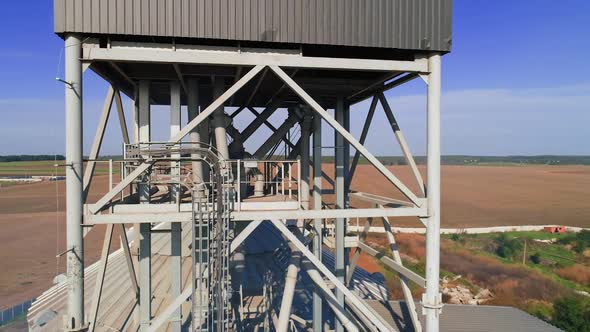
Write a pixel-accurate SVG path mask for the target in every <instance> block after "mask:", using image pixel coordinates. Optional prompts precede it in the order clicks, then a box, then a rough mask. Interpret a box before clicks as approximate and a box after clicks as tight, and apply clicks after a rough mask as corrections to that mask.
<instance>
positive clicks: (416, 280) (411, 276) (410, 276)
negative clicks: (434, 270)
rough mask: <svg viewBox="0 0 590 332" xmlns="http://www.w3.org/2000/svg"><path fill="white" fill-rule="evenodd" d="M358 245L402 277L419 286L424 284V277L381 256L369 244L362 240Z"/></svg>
mask: <svg viewBox="0 0 590 332" xmlns="http://www.w3.org/2000/svg"><path fill="white" fill-rule="evenodd" d="M358 246H359V248H361V250H362V251H364V252H366V253H367V254H369V255H371V256H373V257H376V258H377V259H379V260H380V261H381V262H383V264H385V265H387V266H388V267H390V268H392V269H393V270H395V271H396V272H398V273H400V274H401V275H403V276H404V277H406V278H408V280H412V281H413V282H414V283H416V284H417V285H419V286H420V287H425V286H426V279H424V278H422V276H420V275H418V274H417V273H415V272H414V271H412V270H410V269H408V268H407V267H405V266H403V265H401V264H399V263H397V262H395V261H394V260H392V259H391V258H389V257H386V256H383V254H381V253H380V252H378V251H377V250H375V249H373V248H371V247H370V246H368V245H367V244H365V243H364V242H362V241H359V243H358Z"/></svg>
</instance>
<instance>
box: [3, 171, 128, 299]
mask: <svg viewBox="0 0 590 332" xmlns="http://www.w3.org/2000/svg"><path fill="white" fill-rule="evenodd" d="M94 181H95V182H93V185H92V189H91V193H90V195H89V196H90V199H91V200H97V199H98V198H99V194H98V193H99V192H104V191H106V189H107V186H108V177H107V176H99V177H97V178H95V180H94ZM56 186H57V192H58V193H59V194H58V195H57V197H56ZM57 206H59V208H58V211H59V212H57V213H56V207H57ZM64 210H65V182H64V181H58V182H40V183H33V184H19V185H15V186H11V187H6V188H0V225H1V227H2V231H1V232H0V262H2V273H0V310H2V309H4V308H6V307H10V306H11V305H14V304H18V303H21V302H22V301H25V300H28V299H30V298H32V297H35V296H38V295H40V294H41V292H43V291H44V290H46V289H47V288H49V287H50V286H51V284H52V280H53V278H54V277H55V276H56V275H57V274H59V273H64V272H65V256H64V257H61V258H60V259H57V258H56V257H55V256H56V254H57V253H60V252H63V251H64V250H65V245H66V241H65V240H66V228H65V213H64ZM104 229H105V228H104V227H97V228H96V229H94V230H93V231H92V232H90V233H88V235H87V237H86V243H85V261H86V263H87V264H88V263H91V262H93V261H96V259H97V258H98V257H99V255H100V248H101V247H102V239H103V237H104ZM115 236H118V233H117V235H115ZM113 238H115V237H113ZM118 243H119V241H117V240H114V241H113V246H114V247H117V246H118Z"/></svg>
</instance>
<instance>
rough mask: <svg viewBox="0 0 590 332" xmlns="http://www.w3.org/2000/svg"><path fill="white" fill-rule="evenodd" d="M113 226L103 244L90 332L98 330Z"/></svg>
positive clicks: (93, 300)
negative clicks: (99, 311) (97, 321)
mask: <svg viewBox="0 0 590 332" xmlns="http://www.w3.org/2000/svg"><path fill="white" fill-rule="evenodd" d="M113 227H114V225H113V224H110V225H107V229H106V231H105V234H104V240H103V243H102V251H101V254H100V266H99V268H98V275H97V276H96V282H95V286H94V295H93V296H92V306H91V307H90V308H91V309H90V322H89V323H90V327H89V329H88V331H90V332H94V330H95V328H96V320H97V319H98V307H99V305H100V298H101V295H102V286H103V284H104V276H105V274H106V270H107V264H108V262H109V250H110V249H111V241H112V239H113Z"/></svg>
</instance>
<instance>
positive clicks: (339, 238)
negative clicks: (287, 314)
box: [334, 97, 346, 332]
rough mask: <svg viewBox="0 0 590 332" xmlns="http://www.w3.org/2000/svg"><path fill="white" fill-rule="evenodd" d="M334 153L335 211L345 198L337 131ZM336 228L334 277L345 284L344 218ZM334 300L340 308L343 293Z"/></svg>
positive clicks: (340, 105) (339, 109)
mask: <svg viewBox="0 0 590 332" xmlns="http://www.w3.org/2000/svg"><path fill="white" fill-rule="evenodd" d="M344 113H345V110H344V98H342V97H338V98H337V100H336V109H335V110H334V115H335V118H336V121H338V123H339V124H341V125H342V124H344ZM334 146H335V149H334V153H335V159H334V161H335V165H334V167H335V172H336V174H335V176H334V191H335V194H336V195H335V196H336V201H335V205H336V206H335V208H336V209H344V208H345V196H344V152H345V151H344V137H342V135H340V134H339V133H338V132H337V131H334ZM334 226H335V227H336V239H335V240H336V252H335V260H336V266H335V272H336V273H335V275H336V277H337V278H338V280H340V281H341V282H342V283H344V282H345V275H346V271H345V257H344V256H345V250H344V236H345V234H346V229H345V220H344V218H336V222H335V225H334ZM336 299H338V303H339V304H340V305H341V306H344V293H342V291H340V290H337V291H336ZM336 331H337V332H342V331H343V327H342V324H341V323H340V322H339V321H337V322H336Z"/></svg>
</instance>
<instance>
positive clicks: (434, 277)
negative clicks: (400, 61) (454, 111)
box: [422, 54, 441, 332]
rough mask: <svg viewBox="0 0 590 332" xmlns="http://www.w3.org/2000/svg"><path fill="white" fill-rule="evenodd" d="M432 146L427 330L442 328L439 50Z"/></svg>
mask: <svg viewBox="0 0 590 332" xmlns="http://www.w3.org/2000/svg"><path fill="white" fill-rule="evenodd" d="M428 67H429V71H430V74H429V75H428V101H427V107H428V110H427V122H428V125H427V127H428V138H427V139H428V147H427V155H428V161H427V175H428V177H427V181H428V182H427V188H426V192H427V203H428V219H427V223H426V293H425V294H424V297H423V299H422V302H423V306H424V312H425V315H426V331H427V332H438V330H439V308H440V306H441V295H440V292H439V270H440V96H441V61H440V55H439V54H433V55H431V56H430V57H429V58H428Z"/></svg>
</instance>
